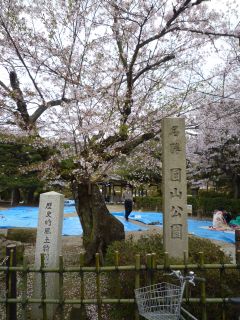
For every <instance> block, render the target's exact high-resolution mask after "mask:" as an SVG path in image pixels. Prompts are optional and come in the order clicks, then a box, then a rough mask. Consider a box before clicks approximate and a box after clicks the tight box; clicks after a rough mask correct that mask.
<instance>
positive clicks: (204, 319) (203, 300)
mask: <svg viewBox="0 0 240 320" xmlns="http://www.w3.org/2000/svg"><path fill="white" fill-rule="evenodd" d="M199 260H200V262H199V268H200V270H204V256H203V252H199ZM201 308H202V320H207V312H206V283H205V282H201Z"/></svg>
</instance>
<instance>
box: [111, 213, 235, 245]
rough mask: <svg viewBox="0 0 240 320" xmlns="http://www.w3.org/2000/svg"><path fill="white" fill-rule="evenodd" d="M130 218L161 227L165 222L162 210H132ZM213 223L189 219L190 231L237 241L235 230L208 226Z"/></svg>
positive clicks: (208, 237)
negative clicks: (220, 229)
mask: <svg viewBox="0 0 240 320" xmlns="http://www.w3.org/2000/svg"><path fill="white" fill-rule="evenodd" d="M113 214H114V215H117V216H124V213H123V212H114V213H113ZM129 218H130V219H132V220H136V221H140V222H142V223H145V224H154V225H156V226H159V227H161V226H162V223H163V214H162V213H161V212H132V213H131V214H130V216H129ZM211 225H212V222H211V221H208V220H195V219H188V232H189V233H190V234H192V235H195V236H198V237H201V238H206V239H212V240H219V241H224V242H228V243H235V234H234V231H218V230H212V229H209V228H208V227H209V226H211Z"/></svg>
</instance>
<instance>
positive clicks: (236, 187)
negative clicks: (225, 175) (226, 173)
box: [232, 175, 240, 199]
mask: <svg viewBox="0 0 240 320" xmlns="http://www.w3.org/2000/svg"><path fill="white" fill-rule="evenodd" d="M232 182H233V192H234V199H239V198H240V177H239V176H238V175H235V176H233V179H232Z"/></svg>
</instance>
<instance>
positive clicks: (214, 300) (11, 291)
mask: <svg viewBox="0 0 240 320" xmlns="http://www.w3.org/2000/svg"><path fill="white" fill-rule="evenodd" d="M14 261H15V251H14V249H13V248H12V249H10V252H9V258H8V259H7V265H3V264H2V265H0V275H1V274H2V275H3V274H4V282H5V285H6V290H5V291H4V294H3V290H2V291H0V306H2V308H4V310H3V309H2V314H3V312H4V313H5V318H3V319H6V320H15V319H17V308H16V306H17V305H18V306H20V307H21V314H22V315H21V317H22V319H29V317H28V312H29V311H28V307H29V306H30V305H33V304H40V305H41V312H42V319H44V320H47V319H49V318H48V315H47V305H48V304H57V305H58V306H59V308H60V309H61V310H62V312H60V313H59V319H65V315H64V311H63V307H64V306H66V305H69V306H73V305H80V306H85V305H90V304H93V305H96V319H99V320H101V319H103V316H102V308H103V306H104V305H105V304H108V305H116V304H118V305H119V304H122V305H129V304H131V305H132V304H135V299H134V293H133V292H132V297H130V298H126V297H122V296H121V292H120V284H121V273H122V272H127V271H131V272H133V273H134V288H139V287H140V284H141V283H140V282H141V281H142V277H143V274H144V278H145V285H148V284H151V283H154V282H155V280H156V274H157V273H158V274H159V272H160V273H166V272H168V271H169V270H182V272H187V271H189V270H193V271H195V272H196V274H197V275H198V273H201V274H203V273H204V272H206V271H207V270H208V271H209V270H216V271H219V274H220V278H219V279H220V283H219V286H220V287H222V277H223V273H224V272H225V271H226V270H239V265H237V264H224V263H219V264H218V263H216V264H206V263H204V258H203V254H202V253H199V261H198V263H188V260H187V258H186V256H185V259H184V263H183V264H181V265H173V264H171V265H170V264H169V257H168V254H167V253H165V255H164V263H163V264H162V265H158V264H157V263H156V255H155V254H148V255H146V264H141V262H140V255H139V254H137V255H136V256H135V264H133V265H127V266H124V265H120V264H119V254H118V252H116V253H115V263H114V265H112V266H101V265H100V256H99V254H96V264H95V266H84V255H83V254H80V256H79V265H78V266H68V267H66V266H64V263H63V257H62V256H60V257H59V266H58V267H57V268H45V267H44V255H42V256H41V267H40V268H38V269H36V268H34V267H32V266H29V265H27V263H26V260H25V259H24V260H23V263H22V265H20V266H16V265H14V264H15V262H14ZM30 273H35V274H36V273H39V274H40V275H41V295H40V298H34V297H33V296H32V295H29V294H28V275H29V274H30ZM49 273H50V274H51V273H57V274H58V275H59V277H58V279H59V280H58V283H59V294H58V297H57V298H54V299H50V298H47V292H46V274H49ZM70 273H71V274H72V273H76V274H77V276H78V277H79V284H77V283H76V284H75V285H76V286H79V295H78V297H74V298H66V296H65V295H64V277H65V276H66V275H67V274H70ZM88 273H94V275H95V277H94V281H95V284H94V285H93V284H92V285H93V286H94V291H95V297H93V298H92V297H91V298H89V297H88V295H87V288H86V286H87V284H86V279H85V275H86V274H88ZM107 273H112V274H114V277H115V278H114V279H116V280H115V286H116V292H115V294H114V297H113V298H112V297H106V295H107V293H105V294H104V295H102V290H101V286H102V284H101V275H102V274H107ZM17 274H21V295H20V296H19V295H17V290H16V289H17ZM3 284H4V283H3V281H2V283H1V285H3ZM198 289H199V292H198V295H197V297H191V296H189V293H188V292H189V291H188V290H186V294H185V296H184V300H183V301H184V302H187V304H189V305H192V304H198V305H200V306H201V312H200V313H201V315H200V318H201V319H202V320H206V319H208V315H207V309H206V306H207V305H209V304H219V303H220V304H222V319H227V317H226V308H225V306H226V305H227V304H228V302H229V299H228V297H225V296H224V293H223V292H222V296H221V297H208V296H207V294H206V283H205V282H201V283H200V284H199V288H198ZM13 306H15V308H13ZM0 314H1V312H0ZM129 318H131V317H129ZM0 319H1V317H0ZM109 319H110V318H109ZM131 319H135V320H138V319H139V315H138V312H137V309H136V312H135V315H134V316H133V317H132V318H131Z"/></svg>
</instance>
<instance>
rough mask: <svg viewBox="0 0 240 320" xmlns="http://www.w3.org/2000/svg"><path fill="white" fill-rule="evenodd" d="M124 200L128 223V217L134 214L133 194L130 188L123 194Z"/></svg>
mask: <svg viewBox="0 0 240 320" xmlns="http://www.w3.org/2000/svg"><path fill="white" fill-rule="evenodd" d="M122 198H123V201H124V208H125V219H126V221H128V217H129V215H130V213H131V212H132V207H133V194H132V190H131V189H130V187H129V186H127V187H126V189H125V191H124V192H123V195H122Z"/></svg>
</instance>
